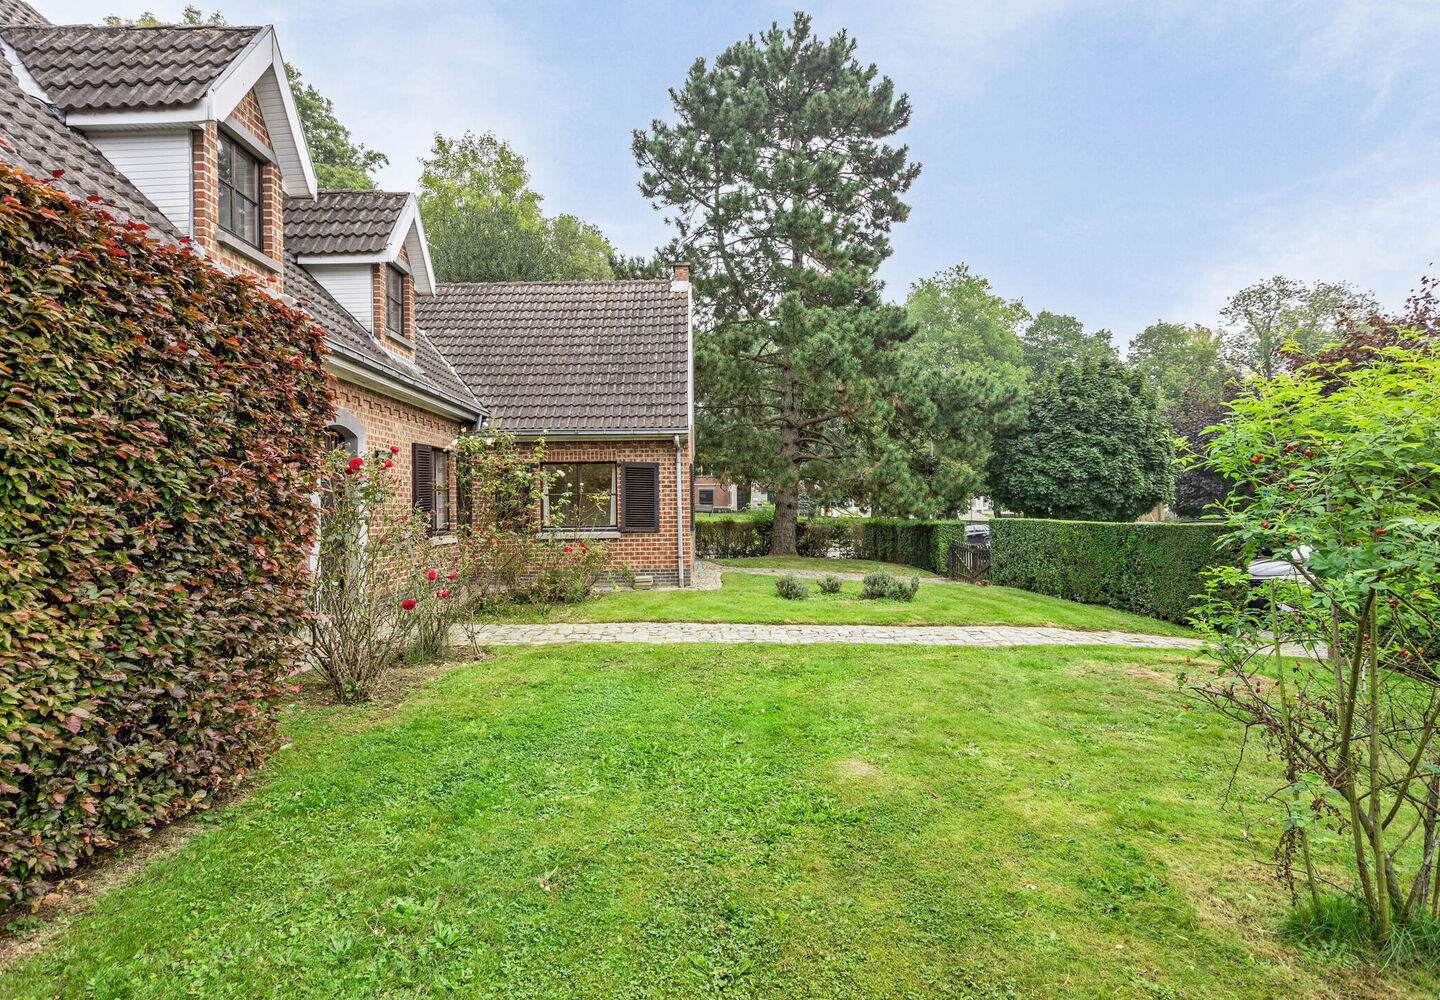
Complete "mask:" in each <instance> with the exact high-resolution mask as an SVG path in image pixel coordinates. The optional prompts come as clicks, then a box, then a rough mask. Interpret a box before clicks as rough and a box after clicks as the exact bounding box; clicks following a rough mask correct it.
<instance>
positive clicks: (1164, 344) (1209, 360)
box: [1129, 320, 1220, 406]
mask: <svg viewBox="0 0 1440 1000" xmlns="http://www.w3.org/2000/svg"><path fill="white" fill-rule="evenodd" d="M1219 349H1220V338H1219V337H1217V336H1216V335H1215V333H1214V332H1213V331H1211V330H1208V329H1206V328H1205V327H1203V326H1200V325H1199V324H1198V323H1196V324H1192V325H1190V326H1186V325H1185V324H1183V323H1167V322H1165V321H1164V320H1157V321H1156V322H1154V323H1151V324H1150V325H1149V326H1147V327H1146V328H1145V329H1144V330H1143V331H1141V332H1140V333H1139V334H1138V335H1137V336H1136V337H1135V339H1134V340H1132V341H1131V342H1130V354H1129V361H1130V365H1131V367H1133V368H1134V369H1135V370H1136V371H1138V372H1140V373H1141V374H1142V375H1144V376H1145V377H1146V378H1147V379H1149V380H1150V384H1151V385H1153V386H1154V387H1155V390H1156V391H1157V392H1158V393H1159V395H1160V403H1161V405H1162V406H1173V405H1174V404H1175V403H1177V402H1179V400H1180V397H1181V396H1183V395H1184V394H1185V392H1186V390H1187V389H1189V388H1190V386H1191V384H1192V383H1194V382H1196V381H1197V380H1203V379H1206V378H1212V377H1214V373H1215V372H1216V371H1217V368H1216V359H1217V357H1218V354H1219Z"/></svg>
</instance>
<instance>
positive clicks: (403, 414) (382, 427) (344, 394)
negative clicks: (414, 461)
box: [335, 382, 464, 524]
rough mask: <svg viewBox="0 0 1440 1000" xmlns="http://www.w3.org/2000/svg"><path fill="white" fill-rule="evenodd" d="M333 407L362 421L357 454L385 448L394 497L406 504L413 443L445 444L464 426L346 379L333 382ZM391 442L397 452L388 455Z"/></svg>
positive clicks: (367, 455) (370, 454) (367, 456)
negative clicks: (391, 469)
mask: <svg viewBox="0 0 1440 1000" xmlns="http://www.w3.org/2000/svg"><path fill="white" fill-rule="evenodd" d="M335 407H336V409H342V410H346V411H347V412H349V413H350V414H351V415H352V416H353V417H355V419H357V420H359V421H360V422H361V423H362V424H364V425H365V450H364V452H363V453H362V454H361V456H360V457H362V458H364V459H365V461H367V462H369V461H371V460H372V458H373V457H374V455H375V452H377V451H383V452H385V456H384V457H385V458H389V459H391V460H392V461H393V462H394V463H395V472H397V473H398V476H397V478H396V483H397V486H398V493H397V497H398V499H399V500H400V501H402V502H404V503H405V504H407V505H408V504H409V503H410V498H411V496H412V493H411V449H410V446H411V445H412V444H428V445H431V446H433V447H437V448H447V447H449V445H450V442H452V441H454V440H455V438H456V436H458V435H459V433H460V432H461V431H462V430H463V429H464V425H462V424H460V423H457V422H456V421H454V420H451V419H449V418H448V417H442V416H440V415H439V414H436V413H430V412H428V411H426V410H422V409H420V408H419V407H418V406H412V405H410V404H409V403H402V402H401V401H399V400H397V399H391V398H390V397H389V396H382V395H381V394H380V393H378V392H375V391H374V390H373V389H366V388H362V387H360V386H356V385H350V384H349V383H346V382H340V383H338V384H337V385H336V386H335ZM391 445H397V446H399V448H400V453H399V454H398V455H393V456H392V455H391V454H390V453H389V449H390V446H391ZM455 478H456V477H455V469H454V461H453V459H452V461H451V469H450V520H451V523H452V524H453V523H454V522H455V520H456V505H455V501H456V495H455Z"/></svg>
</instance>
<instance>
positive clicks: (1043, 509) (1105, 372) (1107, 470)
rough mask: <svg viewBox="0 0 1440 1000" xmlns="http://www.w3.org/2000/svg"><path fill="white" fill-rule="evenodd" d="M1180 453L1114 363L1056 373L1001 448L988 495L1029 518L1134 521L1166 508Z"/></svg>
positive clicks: (1152, 401) (1070, 366) (1152, 405)
mask: <svg viewBox="0 0 1440 1000" xmlns="http://www.w3.org/2000/svg"><path fill="white" fill-rule="evenodd" d="M1173 459H1174V444H1173V441H1172V439H1171V435H1170V428H1169V427H1168V426H1167V425H1166V423H1165V420H1164V418H1163V417H1162V416H1161V414H1160V408H1159V405H1158V403H1157V401H1156V398H1155V392H1154V390H1153V389H1152V388H1151V387H1150V386H1149V385H1148V384H1147V383H1146V381H1145V378H1144V376H1142V375H1140V374H1139V373H1137V372H1134V371H1131V370H1130V369H1129V368H1127V367H1126V366H1125V365H1123V364H1121V363H1120V362H1118V361H1112V360H1108V359H1107V360H1096V359H1093V358H1092V359H1089V360H1086V361H1082V362H1078V363H1077V362H1070V363H1067V364H1062V365H1060V366H1058V367H1056V368H1055V369H1054V370H1052V371H1051V372H1050V374H1048V375H1046V376H1045V378H1044V379H1042V380H1041V381H1040V382H1039V383H1038V384H1036V385H1034V386H1033V387H1032V389H1031V394H1030V398H1029V413H1028V414H1027V416H1026V418H1025V421H1024V423H1023V424H1022V425H1021V426H1019V427H1018V428H1016V429H1015V430H1011V431H1006V432H1002V433H1001V434H999V435H997V437H996V439H995V450H994V453H993V454H992V455H991V457H990V462H989V473H990V485H991V496H992V497H993V498H994V500H995V502H996V503H997V504H999V505H1000V506H1002V507H1004V508H1006V509H1008V510H1014V511H1020V512H1021V513H1023V514H1025V515H1027V516H1029V517H1055V518H1067V519H1075V520H1083V521H1129V520H1133V519H1134V518H1136V517H1138V516H1139V515H1141V514H1143V513H1145V512H1146V511H1148V510H1150V509H1151V508H1153V507H1154V506H1155V505H1157V504H1160V503H1164V502H1166V501H1168V500H1169V499H1170V489H1171V484H1172V482H1173V477H1174V473H1173V471H1172V461H1173Z"/></svg>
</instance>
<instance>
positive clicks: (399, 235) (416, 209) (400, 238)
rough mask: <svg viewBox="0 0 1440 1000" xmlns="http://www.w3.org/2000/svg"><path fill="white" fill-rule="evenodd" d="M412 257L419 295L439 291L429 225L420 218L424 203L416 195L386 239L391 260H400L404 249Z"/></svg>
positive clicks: (407, 204)
mask: <svg viewBox="0 0 1440 1000" xmlns="http://www.w3.org/2000/svg"><path fill="white" fill-rule="evenodd" d="M402 246H403V247H404V248H405V256H407V257H408V258H410V276H411V277H413V278H414V279H415V294H416V295H434V294H435V270H434V268H432V267H431V266H430V246H429V244H428V243H426V242H425V224H424V223H423V222H421V221H420V202H419V201H418V200H417V199H416V198H415V196H414V195H413V194H412V195H410V196H409V197H408V198H406V199H405V205H404V207H403V208H401V209H400V218H398V219H397V220H395V228H394V229H393V230H391V231H390V238H389V239H388V240H386V241H385V253H386V255H387V259H388V260H392V261H398V260H399V259H400V248H401V247H402Z"/></svg>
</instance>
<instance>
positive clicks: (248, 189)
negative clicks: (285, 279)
mask: <svg viewBox="0 0 1440 1000" xmlns="http://www.w3.org/2000/svg"><path fill="white" fill-rule="evenodd" d="M220 228H221V229H223V230H225V231H226V232H227V233H230V234H231V235H233V236H238V237H239V238H240V239H242V240H244V241H245V242H246V243H249V244H250V245H251V246H254V247H258V246H259V245H260V161H259V160H257V159H255V157H253V156H251V155H250V154H249V153H248V152H246V151H245V150H244V149H242V148H241V147H240V146H239V145H238V144H237V143H236V142H234V141H233V140H232V139H230V138H228V137H227V136H225V135H221V136H220Z"/></svg>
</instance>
